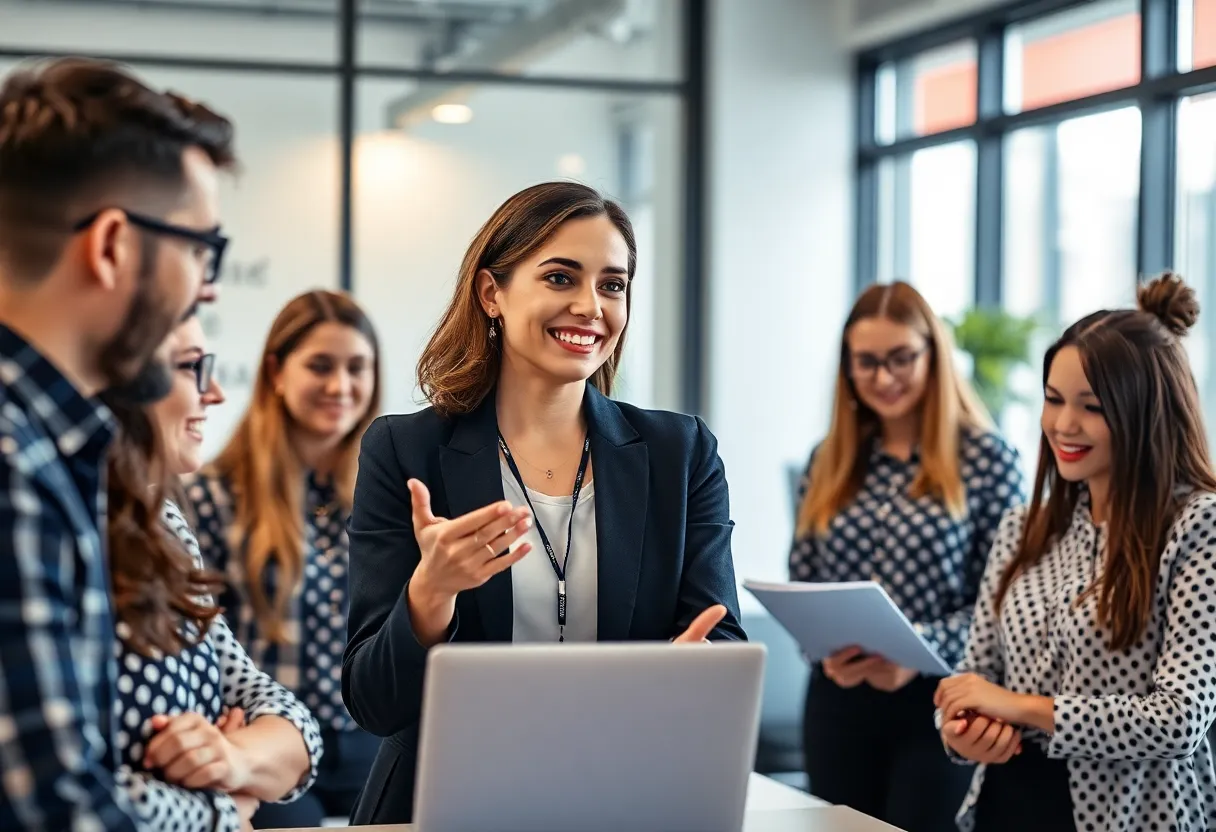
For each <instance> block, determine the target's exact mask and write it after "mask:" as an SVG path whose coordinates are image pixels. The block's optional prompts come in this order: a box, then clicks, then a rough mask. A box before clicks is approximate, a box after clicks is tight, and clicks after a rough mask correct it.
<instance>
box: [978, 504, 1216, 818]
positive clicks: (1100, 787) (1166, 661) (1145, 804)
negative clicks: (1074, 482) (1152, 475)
mask: <svg viewBox="0 0 1216 832" xmlns="http://www.w3.org/2000/svg"><path fill="white" fill-rule="evenodd" d="M1025 517H1026V509H1025V507H1019V508H1016V509H1012V510H1011V511H1010V512H1009V513H1008V514H1006V516H1005V518H1004V520H1003V521H1002V523H1001V527H1000V529H999V531H998V532H997V536H996V540H995V542H994V544H993V548H992V554H991V556H990V558H989V561H988V567H987V570H986V572H985V574H984V580H983V584H982V586H981V588H980V594H979V601H978V603H977V605H976V611H975V619H974V622H973V624H972V626H971V635H970V639H969V641H968V644H967V651H966V654H965V656H964V658H963V661H962V664H961V665H960V666H959V667H958V672H960V673H967V672H971V673H976V674H978V675H981V676H984V677H985V678H987V679H988V680H989V681H991V682H994V683H996V684H999V685H1002V686H1003V687H1005V688H1007V689H1008V690H1011V691H1013V692H1016V693H1028V694H1037V695H1041V696H1051V697H1054V699H1055V733H1054V734H1053V735H1051V736H1050V737H1049V736H1046V735H1045V734H1043V733H1042V732H1040V731H1037V730H1033V729H1031V730H1027V731H1026V732H1025V733H1024V735H1023V739H1024V741H1027V742H1031V743H1035V744H1036V745H1038V746H1039V747H1040V748H1042V749H1043V750H1044V751H1045V752H1046V754H1047V756H1048V757H1050V758H1055V759H1065V760H1067V761H1068V779H1069V788H1070V791H1071V793H1072V803H1073V816H1074V820H1075V822H1076V827H1077V828H1078V829H1084V830H1095V832H1114V831H1115V830H1126V832H1148V830H1153V829H1159V830H1163V832H1164V830H1174V831H1175V832H1199V830H1207V829H1209V828H1212V827H1216V772H1214V771H1213V762H1212V749H1211V746H1210V744H1209V742H1208V739H1207V732H1208V729H1209V728H1210V727H1211V726H1212V722H1213V718H1214V716H1216V494H1207V493H1197V494H1195V495H1194V496H1192V497H1191V498H1190V500H1189V501H1188V502H1187V503H1186V504H1185V505H1184V506H1183V508H1182V509H1181V510H1180V511H1179V513H1178V517H1177V519H1176V520H1175V522H1174V525H1173V528H1172V529H1171V531H1170V535H1169V541H1168V543H1167V544H1166V547H1165V551H1164V552H1163V553H1162V555H1161V560H1160V564H1159V566H1158V570H1157V580H1156V585H1155V589H1154V593H1155V596H1154V603H1153V607H1152V612H1151V618H1150V620H1149V623H1148V627H1147V630H1146V631H1145V633H1144V635H1143V637H1142V638H1141V639H1140V640H1139V642H1138V643H1136V644H1135V645H1134V646H1133V647H1131V648H1130V649H1129V650H1127V651H1125V652H1114V651H1112V650H1110V649H1109V648H1108V647H1107V644H1108V643H1109V639H1108V636H1109V634H1108V632H1107V631H1106V629H1105V628H1104V627H1102V626H1101V625H1099V624H1098V623H1097V620H1096V609H1097V599H1096V597H1094V596H1093V595H1091V596H1090V597H1089V598H1088V599H1087V600H1086V601H1085V603H1083V604H1081V605H1080V606H1079V607H1077V606H1075V603H1074V602H1075V601H1076V599H1077V598H1078V597H1079V596H1080V595H1081V594H1082V593H1083V592H1084V591H1085V589H1086V588H1087V587H1089V586H1090V585H1091V584H1092V583H1093V581H1094V580H1095V579H1096V578H1097V577H1098V575H1099V574H1100V572H1101V568H1102V562H1101V557H1100V553H1101V552H1103V551H1104V550H1105V544H1106V528H1105V526H1103V527H1101V528H1099V527H1097V526H1095V525H1094V523H1093V521H1092V520H1091V517H1090V512H1089V506H1088V499H1087V498H1085V499H1082V500H1081V501H1079V504H1078V506H1077V509H1076V511H1075V513H1074V515H1073V520H1072V524H1071V525H1070V526H1069V528H1068V531H1067V532H1066V533H1065V534H1064V535H1063V536H1062V538H1061V539H1060V540H1059V541H1057V542H1056V543H1055V545H1053V546H1052V548H1051V550H1050V551H1049V552H1048V553H1047V554H1046V555H1045V556H1044V557H1043V559H1042V560H1040V561H1039V563H1038V564H1036V565H1035V566H1034V567H1033V568H1031V569H1030V570H1028V571H1026V572H1025V573H1023V574H1022V575H1021V576H1019V577H1018V578H1017V580H1015V581H1014V582H1013V584H1012V586H1011V587H1010V589H1009V592H1008V594H1007V595H1006V599H1005V603H1004V604H1003V605H1002V608H1001V613H1000V616H999V618H998V616H997V615H996V613H995V610H994V604H993V600H994V594H995V590H996V586H997V582H998V581H999V580H1000V577H1001V574H1002V573H1003V572H1004V569H1005V565H1006V564H1007V563H1009V561H1010V560H1011V558H1012V557H1013V556H1014V553H1015V552H1016V549H1017V545H1018V541H1019V540H1020V538H1021V534H1022V528H1023V526H1024V524H1025ZM984 771H985V766H983V765H980V766H977V768H976V772H975V777H974V780H973V781H972V785H971V790H970V792H969V793H968V795H967V797H966V799H965V800H964V802H963V806H962V808H961V809H960V811H959V817H958V819H959V827H960V828H961V829H962V830H964V832H969V830H971V829H972V828H973V826H974V814H973V812H974V808H975V804H976V800H977V798H978V797H979V793H980V788H981V786H982V785H983V782H984Z"/></svg>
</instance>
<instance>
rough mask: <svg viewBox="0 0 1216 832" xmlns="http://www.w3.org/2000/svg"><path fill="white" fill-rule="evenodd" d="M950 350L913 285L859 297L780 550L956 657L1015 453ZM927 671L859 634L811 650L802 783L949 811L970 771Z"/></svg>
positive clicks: (796, 567)
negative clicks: (792, 524) (859, 639)
mask: <svg viewBox="0 0 1216 832" xmlns="http://www.w3.org/2000/svg"><path fill="white" fill-rule="evenodd" d="M952 350H953V346H952V342H951V338H950V336H949V333H948V332H947V331H946V330H945V328H944V327H943V326H942V324H941V322H940V321H939V320H938V319H937V317H936V316H935V315H934V314H933V311H932V310H931V309H929V306H928V304H926V303H925V300H924V298H922V297H921V296H920V294H919V293H917V291H916V290H915V289H913V288H912V287H911V286H909V285H908V284H906V283H892V284H886V285H882V286H873V287H871V288H870V289H867V290H866V291H865V292H864V293H863V294H862V295H861V297H860V298H859V299H858V300H857V303H856V305H855V306H854V307H853V311H852V313H851V314H850V315H849V318H848V320H847V322H846V324H845V328H844V334H843V338H842V342H841V347H840V371H839V374H838V377H837V382H836V398H835V405H834V411H833V416H832V425H831V430H830V432H829V433H828V436H827V438H826V439H825V440H824V441H823V443H822V444H821V445H819V447H818V448H816V450H815V452H814V453H813V454H812V456H811V463H810V465H809V466H808V470H807V476H806V478H805V479H804V482H803V491H802V495H801V497H800V508H799V511H798V528H797V533H796V537H795V541H794V545H793V550H792V552H791V553H790V575H791V577H792V578H793V579H794V580H801V581H823V582H833V581H856V580H876V581H880V582H881V583H882V584H883V586H884V587H885V588H886V590H887V592H888V593H889V594H890V595H891V597H892V599H893V600H894V601H895V603H896V604H898V605H899V606H900V608H901V609H902V610H903V611H904V612H905V614H907V616H908V618H909V619H910V620H911V621H912V622H913V623H914V625H915V626H916V627H917V629H918V630H919V631H920V632H921V634H922V635H923V636H924V637H925V638H926V639H927V640H928V641H929V642H930V643H931V644H933V645H934V647H936V648H937V650H938V651H939V652H940V653H941V655H942V656H943V658H945V660H946V661H947V662H949V663H950V664H951V665H953V664H954V663H955V662H957V661H958V660H959V658H961V656H962V652H963V646H964V644H965V643H966V638H967V631H968V628H969V626H970V624H971V614H972V609H973V608H974V605H975V598H976V592H977V591H978V589H979V582H980V576H981V575H982V574H983V571H984V563H985V560H986V557H987V554H988V549H989V546H990V545H991V543H992V538H993V535H995V533H996V529H997V525H998V524H999V522H1000V518H1001V515H1002V514H1003V513H1004V511H1005V510H1006V509H1008V508H1009V507H1010V506H1013V505H1016V504H1018V503H1020V502H1021V501H1022V500H1023V498H1024V490H1023V482H1022V475H1021V471H1020V468H1019V462H1018V456H1017V454H1016V452H1015V451H1014V450H1013V449H1012V448H1011V447H1010V446H1009V445H1007V444H1006V443H1005V442H1004V441H1003V440H1002V439H1001V438H1000V437H999V436H997V435H996V434H995V433H993V432H992V430H991V428H990V427H989V425H990V421H989V418H988V416H987V413H986V412H985V411H984V408H983V406H982V405H981V404H979V403H978V401H977V400H976V398H975V396H974V394H973V393H972V391H971V389H970V387H969V386H968V384H967V382H966V381H965V380H964V379H963V378H962V377H960V375H959V374H958V372H957V370H956V369H955V367H954V363H953V358H952V355H953V353H952ZM936 684H937V680H936V679H931V678H923V677H918V676H917V674H916V672H915V671H912V670H908V669H906V668H902V667H897V666H895V665H893V664H892V663H890V662H888V661H886V660H885V659H883V658H882V657H881V656H863V655H860V654H859V653H858V651H856V650H855V649H846V650H843V651H841V652H840V653H838V654H837V655H835V656H832V657H830V658H828V659H826V660H824V662H823V663H822V665H817V666H816V667H815V668H814V669H813V671H812V675H811V684H810V689H809V691H808V695H807V701H806V716H805V720H804V725H803V732H804V743H805V746H804V747H805V753H806V766H807V773H808V775H809V777H810V786H811V791H813V792H814V793H815V794H816V795H818V796H820V797H822V798H824V799H825V800H828V801H830V802H832V803H840V804H844V805H848V806H852V807H854V808H855V809H857V810H859V811H861V812H865V813H866V814H869V815H871V816H873V817H876V818H880V819H883V820H886V821H887V822H889V823H892V824H894V825H896V826H898V827H900V828H902V829H906V830H909V832H921V831H922V830H924V832H937V830H941V829H946V828H949V827H950V826H952V825H953V816H954V812H955V810H956V809H957V808H958V804H959V801H961V800H962V797H963V794H964V793H965V792H966V789H967V783H968V779H969V778H968V775H967V773H966V772H960V771H959V770H958V768H957V767H956V766H953V765H951V764H950V761H949V759H948V758H947V757H946V755H945V754H944V753H943V752H942V747H941V743H940V741H939V739H938V737H937V733H936V732H935V731H934V730H933V726H932V725H931V724H928V722H927V720H926V718H925V714H926V713H929V712H931V710H932V707H933V706H932V701H933V691H934V688H935V686H936Z"/></svg>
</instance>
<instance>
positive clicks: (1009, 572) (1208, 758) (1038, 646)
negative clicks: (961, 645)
mask: <svg viewBox="0 0 1216 832" xmlns="http://www.w3.org/2000/svg"><path fill="white" fill-rule="evenodd" d="M1198 317H1199V305H1198V303H1197V302H1196V300H1195V294H1194V292H1193V291H1192V290H1191V289H1190V288H1189V287H1188V286H1187V285H1186V284H1185V283H1183V282H1182V280H1181V279H1180V278H1178V277H1177V276H1175V275H1172V274H1165V275H1162V276H1161V277H1159V278H1157V279H1155V280H1153V281H1151V282H1150V283H1148V284H1146V285H1144V286H1143V287H1141V289H1140V291H1139V304H1138V308H1137V309H1121V310H1115V311H1102V312H1096V313H1094V314H1092V315H1089V316H1087V317H1085V318H1083V319H1082V320H1080V321H1078V322H1077V323H1075V324H1073V325H1072V326H1071V327H1069V328H1068V330H1067V331H1065V333H1064V334H1063V335H1062V336H1061V337H1060V339H1059V340H1058V341H1057V342H1056V343H1055V344H1054V345H1052V347H1051V348H1050V349H1049V350H1048V351H1047V355H1046V356H1045V358H1044V359H1043V386H1044V393H1045V401H1044V404H1043V416H1042V430H1043V435H1042V441H1041V443H1040V448H1039V465H1038V473H1037V475H1036V477H1035V483H1034V494H1033V497H1032V498H1031V501H1030V503H1029V504H1028V505H1027V506H1026V507H1024V508H1017V509H1014V510H1012V511H1010V512H1009V513H1008V514H1007V515H1006V516H1005V519H1004V521H1003V522H1002V524H1001V528H1000V530H999V531H998V533H997V537H996V541H995V543H994V544H993V549H992V554H991V556H990V557H989V560H988V569H987V572H986V573H985V576H984V581H983V584H982V586H981V589H980V595H979V601H978V604H977V606H976V612H975V618H974V622H973V624H972V627H971V637H970V641H969V643H968V645H967V652H966V656H965V658H964V659H963V662H962V664H961V666H960V667H959V674H958V675H956V676H953V677H951V678H949V679H945V680H943V681H942V682H941V684H940V685H939V686H938V690H937V694H936V698H935V704H936V705H937V708H938V721H939V725H940V730H941V735H942V739H943V740H944V742H945V744H946V746H947V747H948V749H949V750H950V752H951V754H952V755H954V756H956V758H958V759H960V760H961V761H972V762H975V763H979V764H980V765H979V766H977V768H976V771H975V775H974V778H973V781H972V786H971V791H970V793H969V794H968V796H967V798H966V800H965V801H964V803H963V806H962V809H961V810H960V813H959V825H960V827H961V828H962V829H963V830H975V831H976V832H1002V830H1027V829H1034V830H1041V831H1042V832H1051V830H1065V829H1067V830H1072V829H1091V830H1112V832H1113V830H1137V831H1138V830H1151V829H1174V830H1202V829H1209V828H1212V826H1214V825H1216V771H1214V770H1213V763H1212V749H1211V746H1210V743H1209V741H1208V738H1207V734H1208V729H1210V728H1211V726H1212V722H1213V718H1214V717H1216V673H1214V664H1216V663H1214V661H1213V652H1212V651H1213V640H1214V639H1216V606H1214V599H1216V475H1214V474H1213V471H1212V464H1211V461H1210V454H1209V451H1208V443H1207V438H1206V436H1205V434H1204V428H1203V418H1202V414H1201V413H1200V408H1199V394H1198V391H1197V389H1196V387H1195V379H1194V377H1193V376H1192V374H1191V368H1190V364H1189V363H1188V361H1187V355H1186V350H1185V349H1184V347H1183V342H1182V339H1183V337H1184V336H1185V335H1186V333H1187V331H1188V330H1189V329H1190V328H1191V327H1192V326H1193V325H1194V323H1195V321H1196V320H1197V318H1198Z"/></svg>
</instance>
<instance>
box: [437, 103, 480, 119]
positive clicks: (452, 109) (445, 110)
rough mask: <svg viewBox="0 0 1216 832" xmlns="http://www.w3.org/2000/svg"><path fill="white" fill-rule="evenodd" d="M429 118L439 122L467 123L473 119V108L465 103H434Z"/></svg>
mask: <svg viewBox="0 0 1216 832" xmlns="http://www.w3.org/2000/svg"><path fill="white" fill-rule="evenodd" d="M431 118H433V119H435V121H437V122H439V123H440V124H468V123H469V122H470V121H472V120H473V109H472V108H471V107H469V105H467V104H436V105H435V106H434V108H432V109H431Z"/></svg>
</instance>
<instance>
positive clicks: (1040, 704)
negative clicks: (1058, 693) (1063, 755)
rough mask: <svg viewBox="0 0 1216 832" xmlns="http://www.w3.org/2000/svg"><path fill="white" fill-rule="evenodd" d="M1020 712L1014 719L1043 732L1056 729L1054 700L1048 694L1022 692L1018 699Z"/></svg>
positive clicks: (1051, 732) (1051, 731)
mask: <svg viewBox="0 0 1216 832" xmlns="http://www.w3.org/2000/svg"><path fill="white" fill-rule="evenodd" d="M1019 703H1020V705H1021V713H1020V714H1019V719H1017V720H1016V721H1017V722H1018V723H1020V724H1022V725H1025V726H1027V727H1029V728H1037V729H1039V730H1040V731H1042V732H1043V733H1045V734H1054V733H1055V731H1056V700H1055V699H1054V698H1053V697H1050V696H1036V695H1034V694H1030V693H1026V694H1022V695H1021V698H1020V699H1019Z"/></svg>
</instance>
